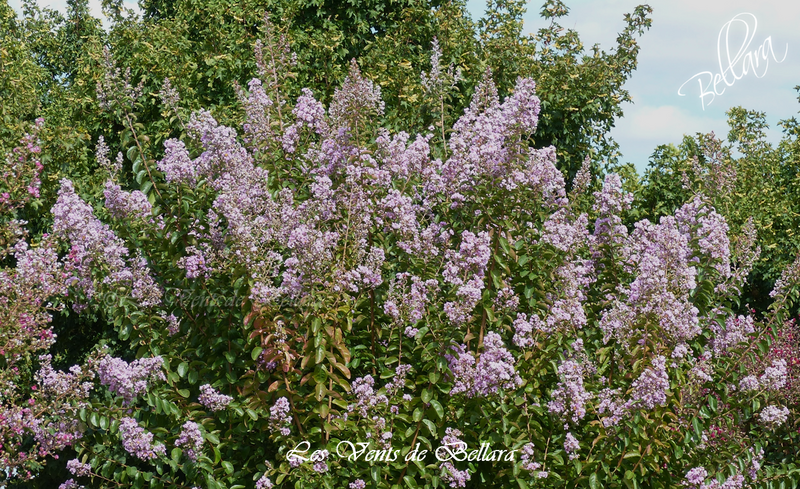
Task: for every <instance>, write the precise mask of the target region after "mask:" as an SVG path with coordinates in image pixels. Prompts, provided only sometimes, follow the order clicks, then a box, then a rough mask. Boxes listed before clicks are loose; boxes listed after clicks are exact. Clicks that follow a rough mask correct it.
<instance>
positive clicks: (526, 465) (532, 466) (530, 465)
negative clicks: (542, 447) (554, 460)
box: [519, 443, 547, 478]
mask: <svg viewBox="0 0 800 489" xmlns="http://www.w3.org/2000/svg"><path fill="white" fill-rule="evenodd" d="M534 450H535V447H534V445H533V443H527V444H526V445H525V446H523V447H522V450H521V453H520V457H519V459H520V468H521V469H522V470H527V471H528V472H529V473H530V474H531V475H536V476H537V477H540V476H539V474H540V473H541V472H540V471H539V469H541V468H542V464H540V463H539V462H536V461H534V460H533V455H534ZM545 474H546V473H545ZM546 477H547V475H545V476H544V477H540V478H546Z"/></svg>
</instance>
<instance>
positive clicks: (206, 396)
mask: <svg viewBox="0 0 800 489" xmlns="http://www.w3.org/2000/svg"><path fill="white" fill-rule="evenodd" d="M198 401H200V404H202V405H203V406H205V407H207V408H208V409H210V410H211V411H220V410H222V409H225V408H226V407H227V406H228V404H230V403H231V401H233V398H232V397H231V396H226V395H225V394H220V393H219V392H217V391H216V390H215V389H214V388H213V387H211V385H209V384H204V385H201V386H200V397H199V398H198Z"/></svg>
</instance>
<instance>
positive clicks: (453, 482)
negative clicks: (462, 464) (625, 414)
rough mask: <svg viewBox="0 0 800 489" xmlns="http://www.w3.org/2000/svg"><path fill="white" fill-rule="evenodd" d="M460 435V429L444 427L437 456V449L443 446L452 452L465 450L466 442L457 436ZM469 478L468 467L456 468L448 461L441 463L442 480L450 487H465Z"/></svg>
mask: <svg viewBox="0 0 800 489" xmlns="http://www.w3.org/2000/svg"><path fill="white" fill-rule="evenodd" d="M460 436H462V433H461V431H459V430H457V429H455V428H447V429H445V436H444V437H443V438H442V446H441V447H439V448H438V449H437V458H439V450H441V449H442V448H443V447H447V450H448V451H449V452H452V453H455V452H459V451H462V450H465V449H466V448H467V444H466V443H465V442H464V441H462V440H461V438H459V437H460ZM442 458H444V457H442ZM469 480H470V475H469V469H464V470H458V469H457V468H455V466H454V465H453V463H452V462H450V461H447V462H445V463H443V464H442V482H444V483H446V484H449V485H450V487H467V481H469Z"/></svg>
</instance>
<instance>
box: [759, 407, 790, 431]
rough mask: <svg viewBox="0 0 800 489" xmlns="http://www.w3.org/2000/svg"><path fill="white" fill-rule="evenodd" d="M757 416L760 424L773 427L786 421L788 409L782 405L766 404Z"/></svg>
mask: <svg viewBox="0 0 800 489" xmlns="http://www.w3.org/2000/svg"><path fill="white" fill-rule="evenodd" d="M757 416H758V420H759V421H760V422H761V424H763V425H765V426H767V427H768V428H773V429H774V428H778V427H780V426H781V425H782V424H783V423H785V422H786V420H787V419H788V418H789V410H788V409H787V408H786V407H784V406H767V407H765V408H764V409H762V410H761V412H760V413H758V415H757Z"/></svg>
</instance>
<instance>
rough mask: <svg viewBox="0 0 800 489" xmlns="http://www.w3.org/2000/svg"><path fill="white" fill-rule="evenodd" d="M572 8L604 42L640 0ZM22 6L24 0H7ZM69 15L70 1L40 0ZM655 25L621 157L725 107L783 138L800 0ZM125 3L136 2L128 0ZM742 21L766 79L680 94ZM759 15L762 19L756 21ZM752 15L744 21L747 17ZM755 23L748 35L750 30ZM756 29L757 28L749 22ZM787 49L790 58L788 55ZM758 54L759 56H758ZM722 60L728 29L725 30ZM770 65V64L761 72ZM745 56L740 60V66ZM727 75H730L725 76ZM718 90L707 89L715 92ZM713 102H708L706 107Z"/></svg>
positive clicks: (739, 4)
mask: <svg viewBox="0 0 800 489" xmlns="http://www.w3.org/2000/svg"><path fill="white" fill-rule="evenodd" d="M565 3H566V4H567V5H568V6H569V7H570V13H569V15H568V16H567V17H566V18H562V19H561V20H560V23H561V24H562V25H563V26H565V27H569V28H572V29H575V30H577V31H578V33H579V34H580V36H581V40H582V41H583V43H584V45H585V46H587V48H588V47H590V46H591V45H593V44H594V43H599V44H600V46H601V47H602V48H605V49H609V48H611V47H612V46H614V41H615V38H616V36H617V34H618V33H619V32H620V31H621V30H622V29H623V27H624V26H625V22H624V20H623V16H624V14H625V13H629V12H631V11H633V9H634V7H635V6H636V5H638V4H640V3H643V2H641V1H637V0H602V1H601V0H566V1H565ZM10 4H11V6H12V7H13V8H15V9H17V10H18V11H19V9H20V4H21V0H10ZM39 4H40V5H41V6H49V7H51V8H55V9H57V10H61V11H62V12H63V11H64V10H65V5H66V1H65V0H39ZM541 4H542V0H534V1H532V2H530V3H529V11H528V13H527V14H526V16H525V21H526V23H525V31H526V32H534V31H536V30H537V29H539V28H540V27H543V26H544V21H543V20H542V19H541V18H540V17H539V16H538V12H539V10H540V9H541ZM649 4H650V5H651V6H652V7H653V26H652V28H651V29H650V30H649V31H648V32H645V33H644V35H643V37H642V38H641V40H640V45H641V51H640V52H639V67H638V69H637V70H636V71H635V72H634V74H633V76H632V78H631V79H630V80H629V81H628V83H627V84H626V88H627V89H628V90H629V91H630V93H631V96H632V98H633V104H626V105H625V106H624V107H623V110H624V111H625V115H624V117H623V118H622V119H620V120H618V121H617V124H616V127H615V128H614V129H613V131H612V133H611V134H612V136H613V137H614V139H616V140H617V141H618V142H619V144H620V149H621V152H622V155H623V156H622V161H623V162H624V161H630V162H632V163H634V164H635V165H636V167H637V169H639V172H640V173H642V172H643V170H644V168H645V167H646V165H647V160H648V157H649V155H650V154H651V153H652V151H653V149H654V148H655V147H656V146H657V145H659V144H664V143H679V142H680V140H681V138H682V136H683V134H694V133H697V132H710V131H715V132H716V133H717V135H719V136H724V135H726V134H727V124H726V116H725V111H726V110H728V109H729V108H730V107H733V106H737V105H741V106H743V107H745V108H748V109H754V110H759V111H763V112H766V113H767V121H768V123H769V124H770V126H771V130H770V133H769V134H770V140H771V141H772V142H777V141H778V140H779V138H780V131H779V130H778V128H777V122H778V121H779V120H781V119H786V118H789V117H792V116H794V115H795V114H797V112H798V111H799V110H800V104H798V102H797V94H796V92H795V91H794V87H795V86H796V85H800V29H797V27H796V26H798V25H800V2H798V1H786V0H761V1H758V2H756V1H753V0H652V1H650V2H649ZM89 5H90V9H91V11H92V13H93V14H94V15H95V16H97V17H101V18H102V16H101V13H100V0H90V1H89ZM125 5H126V6H128V7H131V8H135V7H136V2H135V1H131V0H127V1H126V2H125ZM467 5H468V9H469V11H470V12H471V14H472V16H473V18H475V19H477V18H478V17H480V16H481V15H482V14H483V12H484V11H485V7H486V0H468V2H467ZM745 12H747V13H750V14H752V17H749V16H740V17H739V18H740V19H742V20H743V21H742V22H738V21H737V22H734V23H733V24H732V25H731V29H730V31H729V36H728V38H729V46H730V47H729V49H731V50H732V51H733V52H732V53H731V57H735V52H736V51H738V50H739V49H740V48H745V46H744V43H745V39H746V38H747V37H750V38H751V42H750V43H749V45H747V47H746V49H743V53H748V52H754V51H755V50H757V49H758V48H759V47H761V46H762V45H763V43H764V41H765V39H767V37H769V38H771V42H772V46H773V50H774V52H775V56H776V57H777V59H778V60H781V59H783V61H782V62H781V63H778V62H776V61H775V59H773V58H772V57H769V59H768V61H769V63H768V64H767V65H765V64H764V62H763V60H762V59H761V58H759V61H760V63H759V65H758V67H757V69H756V71H757V72H758V74H759V75H760V78H758V77H756V76H755V75H754V74H753V73H752V71H753V70H752V69H751V70H750V71H751V72H750V73H749V74H747V75H745V76H743V77H741V79H739V80H736V81H735V82H734V83H733V84H732V85H731V86H727V85H725V84H724V83H720V84H718V85H717V89H718V91H719V92H722V90H723V88H724V93H722V94H721V95H718V96H715V98H714V100H713V101H711V97H710V96H707V97H706V98H705V106H704V105H703V104H702V103H701V99H700V97H699V93H700V89H699V85H698V84H697V81H696V80H695V81H692V82H690V83H689V84H687V85H686V86H685V87H684V93H686V94H687V96H684V97H681V96H679V95H678V89H679V88H680V87H681V85H682V84H683V83H684V82H686V81H687V80H689V79H690V78H691V77H692V76H693V75H695V74H696V73H700V72H704V71H709V72H712V73H719V72H720V71H722V70H721V69H720V67H719V62H718V57H717V56H718V54H717V42H718V36H719V33H720V29H722V28H723V26H724V25H725V24H726V23H727V22H729V21H731V19H733V18H734V17H735V16H736V15H737V14H741V13H745ZM753 19H755V20H753ZM744 21H746V22H744ZM748 27H749V29H751V31H750V33H749V34H748V33H747V32H746V31H745V29H747V28H748ZM753 28H755V33H754V34H753V31H752V29H753ZM784 55H785V58H784ZM753 56H755V57H758V56H757V54H753ZM723 58H724V36H723ZM764 68H766V69H764ZM741 70H742V63H741V62H740V63H738V64H737V65H735V68H734V71H736V72H737V73H740V72H741ZM728 80H729V81H732V80H733V78H732V77H731V76H730V75H728ZM712 88H713V87H709V88H708V90H711V89H712ZM709 102H711V103H710V104H709Z"/></svg>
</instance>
